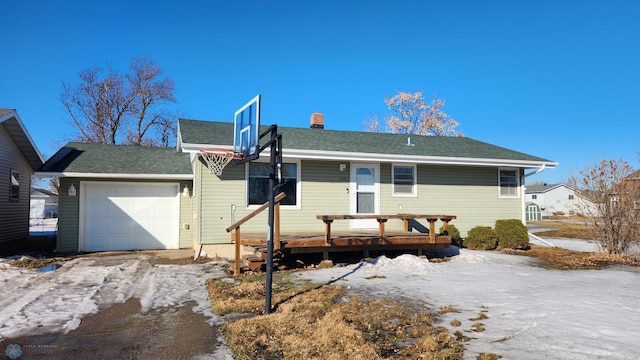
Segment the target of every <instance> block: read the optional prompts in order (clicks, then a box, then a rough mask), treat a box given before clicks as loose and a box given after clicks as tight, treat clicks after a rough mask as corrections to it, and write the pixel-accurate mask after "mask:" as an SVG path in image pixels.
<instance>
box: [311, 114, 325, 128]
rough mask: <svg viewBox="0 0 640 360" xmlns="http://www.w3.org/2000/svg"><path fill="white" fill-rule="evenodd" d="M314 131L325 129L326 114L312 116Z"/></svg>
mask: <svg viewBox="0 0 640 360" xmlns="http://www.w3.org/2000/svg"><path fill="white" fill-rule="evenodd" d="M310 127H311V128H312V129H324V114H323V113H319V112H316V113H313V114H311V126H310Z"/></svg>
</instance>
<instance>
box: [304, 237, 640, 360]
mask: <svg viewBox="0 0 640 360" xmlns="http://www.w3.org/2000/svg"><path fill="white" fill-rule="evenodd" d="M545 240H546V239H545ZM560 243H564V242H563V241H560ZM565 244H566V243H565ZM569 245H577V244H569ZM580 246H585V247H586V246H587V245H585V244H582V245H580ZM293 276H295V277H299V278H304V279H310V280H313V281H317V282H329V281H335V282H336V283H338V284H342V285H344V286H347V287H348V288H349V289H351V290H352V291H357V292H362V293H363V294H367V296H376V297H377V296H379V297H386V298H389V297H391V298H393V297H403V298H408V299H411V300H415V301H419V302H423V303H425V304H428V305H429V306H430V307H432V309H433V310H435V311H437V310H439V309H440V307H441V306H453V307H455V308H456V309H458V310H459V311H460V313H449V314H446V315H444V316H442V323H441V325H443V326H446V327H447V328H449V329H450V331H451V332H452V333H453V332H455V331H462V332H463V333H464V334H465V335H466V336H468V337H471V338H473V339H472V340H470V341H468V342H466V343H465V347H466V349H467V351H466V353H465V358H466V359H475V358H476V356H477V355H478V354H479V353H481V352H488V353H496V354H499V355H502V356H503V358H505V359H638V357H639V356H640V342H638V339H639V338H640V327H639V326H638V324H640V305H638V299H640V286H638V284H639V283H640V272H638V271H637V269H632V268H626V267H615V268H610V269H604V270H580V271H561V270H545V269H543V268H540V267H537V266H535V263H534V261H533V260H532V259H531V258H528V257H524V256H516V255H507V254H502V253H498V252H481V251H471V250H465V249H462V250H460V253H459V255H457V256H454V257H452V258H451V260H450V261H446V262H439V263H431V262H429V261H428V260H426V259H422V258H418V257H416V256H413V255H401V256H399V257H397V258H395V259H388V258H386V257H384V256H382V257H379V258H376V259H373V260H370V261H369V262H364V263H360V264H355V265H349V266H345V267H334V268H330V269H323V270H312V271H305V272H301V273H297V274H295V275H293ZM481 313H485V314H486V315H487V316H488V317H489V318H488V319H484V320H477V318H478V316H479V315H480V314H481ZM453 319H457V320H459V321H461V322H462V325H461V326H459V327H453V326H451V325H450V322H451V321H452V320H453ZM477 321H480V322H481V323H482V324H483V325H484V327H485V329H486V330H485V331H483V332H473V331H471V330H472V327H471V326H472V325H473V324H474V323H475V322H477Z"/></svg>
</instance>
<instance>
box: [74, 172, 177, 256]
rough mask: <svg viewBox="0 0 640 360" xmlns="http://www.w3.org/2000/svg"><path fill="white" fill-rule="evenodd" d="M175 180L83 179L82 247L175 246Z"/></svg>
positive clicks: (115, 248)
mask: <svg viewBox="0 0 640 360" xmlns="http://www.w3.org/2000/svg"><path fill="white" fill-rule="evenodd" d="M178 187H179V186H178V184H158V183H106V182H105V183H93V182H88V183H82V188H81V194H80V196H81V197H82V199H84V200H83V205H84V206H83V209H81V214H82V213H84V221H82V220H81V224H80V228H81V235H84V236H83V237H81V239H80V250H81V251H110V250H149V249H177V248H178V246H179V243H178V241H179V240H178V222H179V221H178V206H179V205H178ZM81 219H82V216H81Z"/></svg>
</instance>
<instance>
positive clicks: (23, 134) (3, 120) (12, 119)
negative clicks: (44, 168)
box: [0, 109, 44, 170]
mask: <svg viewBox="0 0 640 360" xmlns="http://www.w3.org/2000/svg"><path fill="white" fill-rule="evenodd" d="M0 126H4V128H5V129H6V130H7V132H8V133H9V135H10V136H11V138H12V139H13V141H14V142H15V143H16V145H17V146H18V149H20V152H21V153H22V155H23V156H24V158H25V159H26V160H27V162H28V163H29V166H31V168H32V169H33V170H36V169H37V168H39V167H40V166H41V165H42V163H43V162H44V159H43V158H42V155H41V154H40V151H39V150H38V148H37V147H36V144H35V143H34V142H33V139H31V136H30V135H29V133H28V132H27V129H26V128H25V127H24V125H23V123H22V120H20V116H18V113H17V112H16V111H15V110H14V109H0Z"/></svg>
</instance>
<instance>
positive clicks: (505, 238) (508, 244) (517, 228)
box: [496, 219, 529, 250]
mask: <svg viewBox="0 0 640 360" xmlns="http://www.w3.org/2000/svg"><path fill="white" fill-rule="evenodd" d="M496 235H498V246H500V247H501V248H504V249H520V250H525V249H528V248H529V234H528V233H527V227H526V226H525V225H524V224H523V223H522V221H520V220H518V219H507V220H497V221H496Z"/></svg>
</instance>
